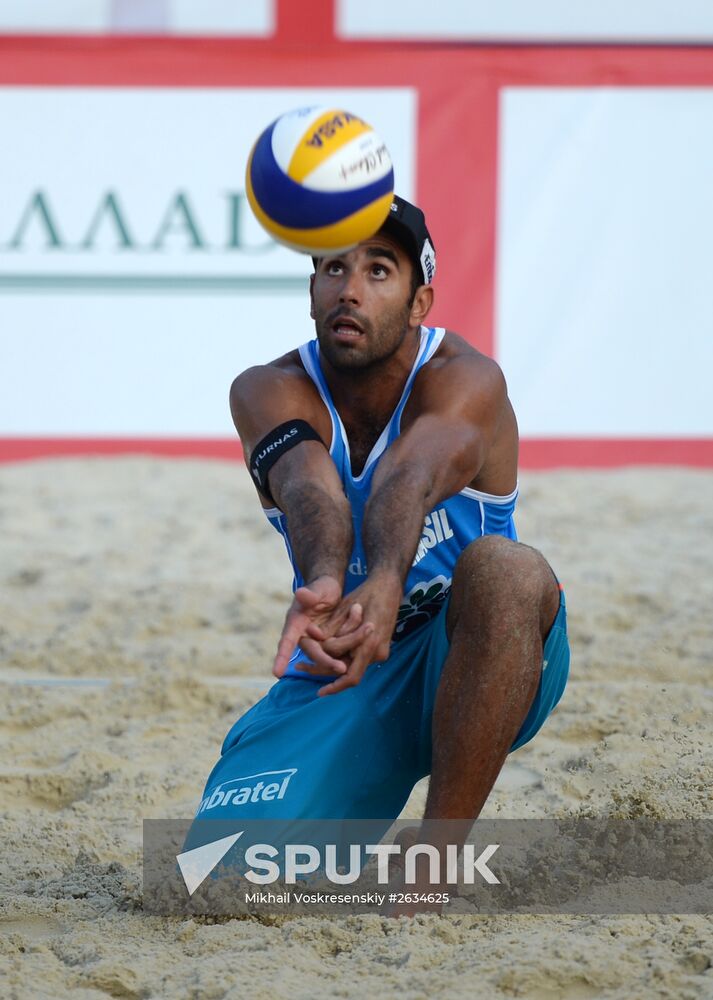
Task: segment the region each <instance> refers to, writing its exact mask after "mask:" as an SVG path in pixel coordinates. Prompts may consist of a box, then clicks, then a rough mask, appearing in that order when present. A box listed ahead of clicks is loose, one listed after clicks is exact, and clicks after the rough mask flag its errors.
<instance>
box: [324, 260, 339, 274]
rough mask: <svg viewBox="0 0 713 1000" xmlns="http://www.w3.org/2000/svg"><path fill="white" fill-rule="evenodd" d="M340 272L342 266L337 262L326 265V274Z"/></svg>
mask: <svg viewBox="0 0 713 1000" xmlns="http://www.w3.org/2000/svg"><path fill="white" fill-rule="evenodd" d="M341 270H342V264H341V263H340V262H339V261H338V260H333V261H330V262H329V264H327V274H339V273H340V272H341Z"/></svg>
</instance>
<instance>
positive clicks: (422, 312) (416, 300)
mask: <svg viewBox="0 0 713 1000" xmlns="http://www.w3.org/2000/svg"><path fill="white" fill-rule="evenodd" d="M432 305H433V287H432V286H431V285H421V287H420V288H418V289H417V290H416V294H415V295H414V297H413V302H412V304H411V314H410V316H409V326H420V325H421V323H423V321H424V320H425V318H426V316H428V314H429V313H430V311H431V306H432Z"/></svg>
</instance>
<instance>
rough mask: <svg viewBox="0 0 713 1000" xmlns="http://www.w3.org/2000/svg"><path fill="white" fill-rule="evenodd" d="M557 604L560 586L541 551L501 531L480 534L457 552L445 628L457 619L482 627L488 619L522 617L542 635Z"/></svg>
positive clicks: (452, 629)
mask: <svg viewBox="0 0 713 1000" xmlns="http://www.w3.org/2000/svg"><path fill="white" fill-rule="evenodd" d="M558 608H559V588H558V585H557V580H556V578H555V575H554V572H553V571H552V569H551V567H550V565H549V563H548V562H547V560H546V559H545V558H544V556H543V555H542V554H541V553H540V552H538V551H537V549H533V548H532V547H531V546H529V545H523V544H522V543H521V542H516V541H513V539H511V538H505V537H503V536H502V535H484V536H483V537H482V538H477V539H475V541H473V542H471V543H470V545H468V546H467V548H465V549H464V550H463V552H462V553H461V556H460V558H459V560H458V562H457V563H456V567H455V572H454V574H453V588H452V594H451V602H450V608H449V613H448V623H447V625H448V634H449V636H451V635H452V634H453V632H454V631H455V629H456V627H457V626H458V623H459V622H462V620H463V619H465V621H464V622H463V624H468V623H470V624H472V625H473V626H474V627H477V628H483V627H487V622H488V620H489V619H490V620H501V621H502V619H503V618H507V619H509V620H512V621H514V619H516V618H521V619H522V622H523V624H526V623H527V622H532V623H533V624H535V625H538V626H539V629H540V632H541V634H542V636H543V637H544V636H545V635H546V633H547V632H548V631H549V628H550V627H551V625H552V622H553V621H554V618H555V616H556V614H557V610H558Z"/></svg>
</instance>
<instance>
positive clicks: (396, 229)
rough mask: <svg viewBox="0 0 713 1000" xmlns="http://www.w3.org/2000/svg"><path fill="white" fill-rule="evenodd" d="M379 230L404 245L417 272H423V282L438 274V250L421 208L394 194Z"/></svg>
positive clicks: (431, 279) (425, 283) (428, 283)
mask: <svg viewBox="0 0 713 1000" xmlns="http://www.w3.org/2000/svg"><path fill="white" fill-rule="evenodd" d="M379 232H385V233H386V234H387V235H388V236H392V237H393V238H394V239H395V240H396V242H397V243H399V244H400V246H402V247H403V248H404V250H405V251H406V253H407V254H408V255H409V257H410V258H411V262H412V263H413V266H414V267H415V268H416V273H417V274H418V273H420V274H421V275H423V284H424V285H430V284H431V282H432V281H433V276H434V274H435V273H436V249H435V247H434V246H433V240H432V239H431V234H430V233H429V231H428V227H427V226H426V216H425V215H424V214H423V212H422V211H421V209H420V208H417V207H416V205H412V204H411V202H410V201H406V199H405V198H399V196H398V195H397V194H395V195H394V200H393V201H392V202H391V208H390V209H389V214H388V215H387V216H386V219H385V221H384V223H383V225H382V227H381V229H380V230H379Z"/></svg>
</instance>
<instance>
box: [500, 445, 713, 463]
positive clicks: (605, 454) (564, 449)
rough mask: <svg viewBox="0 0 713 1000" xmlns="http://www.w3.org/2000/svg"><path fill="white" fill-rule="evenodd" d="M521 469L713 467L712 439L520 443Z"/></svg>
mask: <svg viewBox="0 0 713 1000" xmlns="http://www.w3.org/2000/svg"><path fill="white" fill-rule="evenodd" d="M519 465H520V468H522V469H557V468H576V469H582V468H586V467H588V468H599V469H614V468H622V467H623V466H627V465H685V466H695V467H696V468H702V469H709V468H711V467H713V438H661V439H654V438H582V439H577V438H572V439H569V440H568V439H560V438H557V439H544V438H543V439H536V438H529V439H525V440H523V441H521V442H520V459H519Z"/></svg>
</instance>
